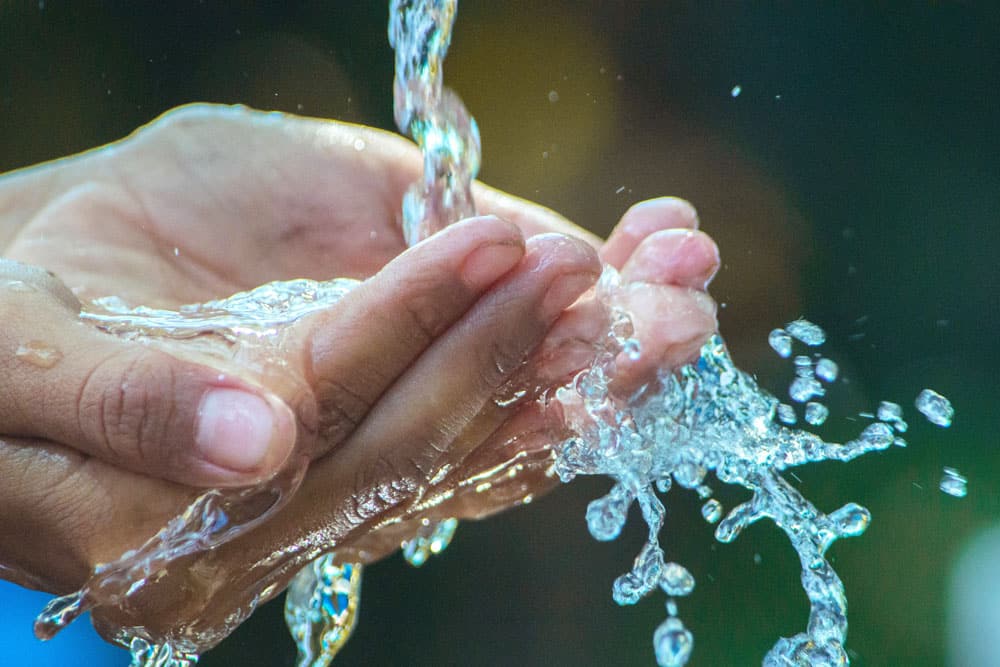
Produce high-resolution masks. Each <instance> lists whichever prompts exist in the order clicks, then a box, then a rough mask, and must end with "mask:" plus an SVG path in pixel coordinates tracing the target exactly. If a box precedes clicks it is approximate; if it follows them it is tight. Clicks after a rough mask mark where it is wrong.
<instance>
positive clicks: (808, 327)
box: [785, 320, 826, 346]
mask: <svg viewBox="0 0 1000 667" xmlns="http://www.w3.org/2000/svg"><path fill="white" fill-rule="evenodd" d="M785 330H787V331H788V333H790V334H791V335H792V337H794V338H797V339H798V340H800V341H802V342H803V343H805V344H806V345H811V346H815V345H822V344H823V343H825V342H826V333H825V332H824V331H823V329H821V328H820V327H819V326H817V325H815V324H813V323H812V322H810V321H809V320H795V321H794V322H789V323H788V324H786V325H785Z"/></svg>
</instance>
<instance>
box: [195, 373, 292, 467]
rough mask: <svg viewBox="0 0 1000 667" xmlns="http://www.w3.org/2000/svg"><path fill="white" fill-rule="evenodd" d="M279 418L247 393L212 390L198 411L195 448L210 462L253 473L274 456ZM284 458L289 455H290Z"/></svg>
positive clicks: (219, 389) (235, 390) (277, 443)
mask: <svg viewBox="0 0 1000 667" xmlns="http://www.w3.org/2000/svg"><path fill="white" fill-rule="evenodd" d="M275 425H276V415H275V413H274V410H273V409H272V407H271V406H270V405H269V404H268V402H267V401H266V400H264V399H263V398H261V397H260V396H257V395H256V394H252V393H249V392H246V391H241V390H239V389H229V388H223V387H217V388H213V389H210V390H209V391H208V392H206V393H205V396H204V397H203V398H202V399H201V405H200V406H199V408H198V425H197V430H196V431H195V444H196V445H197V446H198V450H199V452H200V453H201V455H202V456H203V457H204V458H205V460H206V461H208V462H209V463H212V464H214V465H217V466H219V467H220V468H225V469H227V470H231V471H234V472H238V473H252V472H254V471H256V470H258V469H259V468H260V467H261V466H262V465H263V464H264V462H265V461H266V460H267V459H269V458H277V459H279V460H284V456H282V455H278V456H271V457H269V456H268V455H269V454H277V453H272V452H271V449H272V443H273V446H279V447H280V446H281V445H282V444H284V445H285V447H286V448H287V447H288V443H281V442H280V441H278V442H275V440H276V438H275V431H276V428H275ZM282 454H284V455H287V452H283V453H282Z"/></svg>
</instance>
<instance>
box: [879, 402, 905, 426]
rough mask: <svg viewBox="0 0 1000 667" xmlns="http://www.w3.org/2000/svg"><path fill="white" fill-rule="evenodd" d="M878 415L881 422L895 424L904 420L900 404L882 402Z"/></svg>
mask: <svg viewBox="0 0 1000 667" xmlns="http://www.w3.org/2000/svg"><path fill="white" fill-rule="evenodd" d="M876 415H877V416H878V418H879V420H880V421H884V422H894V421H896V420H898V419H902V418H903V408H901V407H900V406H899V404H898V403H892V402H890V401H882V402H881V403H879V406H878V412H877V413H876Z"/></svg>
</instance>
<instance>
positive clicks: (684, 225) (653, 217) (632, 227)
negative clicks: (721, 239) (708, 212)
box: [601, 197, 698, 269]
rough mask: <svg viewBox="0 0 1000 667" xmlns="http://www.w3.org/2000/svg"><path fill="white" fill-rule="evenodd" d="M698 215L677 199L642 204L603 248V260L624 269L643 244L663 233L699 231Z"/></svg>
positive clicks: (630, 212)
mask: <svg viewBox="0 0 1000 667" xmlns="http://www.w3.org/2000/svg"><path fill="white" fill-rule="evenodd" d="M697 228H698V212H697V211H695V210H694V207H693V206H691V204H690V203H688V202H686V201H684V200H683V199H678V198H676V197H660V198H659V199H650V200H648V201H644V202H640V203H638V204H636V205H635V206H633V207H632V208H630V209H629V210H627V211H626V212H625V215H623V216H622V219H621V220H620V221H619V222H618V224H617V225H616V226H615V229H614V231H612V232H611V235H610V236H609V237H608V240H607V243H605V244H604V247H603V248H601V259H602V260H604V261H605V262H607V263H608V264H611V265H612V266H614V267H615V268H617V269H621V268H622V267H623V266H624V265H625V262H626V261H627V260H628V258H629V256H630V255H631V254H632V252H633V251H634V250H635V249H636V248H637V247H638V246H639V244H640V243H642V240H643V239H644V238H646V237H647V236H649V235H650V234H653V233H654V232H658V231H660V230H663V229H697Z"/></svg>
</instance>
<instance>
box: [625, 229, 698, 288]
mask: <svg viewBox="0 0 1000 667" xmlns="http://www.w3.org/2000/svg"><path fill="white" fill-rule="evenodd" d="M694 235H695V232H694V231H692V230H690V229H685V228H676V229H661V230H660V231H658V232H654V233H653V234H650V235H649V236H648V237H647V238H646V241H645V242H644V243H642V244H641V245H640V246H639V247H638V248H637V249H636V251H635V253H634V254H633V255H632V257H630V258H629V260H628V262H626V264H625V267H624V268H623V269H622V278H624V279H626V280H629V281H638V282H651V283H660V282H663V277H664V276H666V275H668V274H669V273H670V272H671V269H672V268H673V267H675V266H676V265H677V264H678V263H679V262H680V261H683V259H684V251H685V246H687V244H688V243H689V241H690V240H691V239H692V238H694Z"/></svg>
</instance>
